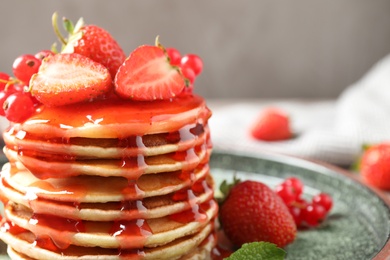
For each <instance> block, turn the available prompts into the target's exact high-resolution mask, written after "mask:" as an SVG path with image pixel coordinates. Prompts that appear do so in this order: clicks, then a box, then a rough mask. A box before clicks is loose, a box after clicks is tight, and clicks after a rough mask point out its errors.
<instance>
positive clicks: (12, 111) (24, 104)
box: [3, 92, 35, 123]
mask: <svg viewBox="0 0 390 260" xmlns="http://www.w3.org/2000/svg"><path fill="white" fill-rule="evenodd" d="M3 109H4V112H5V117H6V118H7V119H8V120H9V121H11V122H16V123H21V122H23V121H24V120H26V119H27V118H29V117H30V116H31V115H32V114H33V113H34V110H35V108H34V103H33V100H32V98H31V95H30V94H29V93H23V92H16V93H13V94H11V95H10V96H9V97H8V98H7V99H6V100H5V102H4V103H3Z"/></svg>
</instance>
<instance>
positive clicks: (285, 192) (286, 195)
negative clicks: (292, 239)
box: [275, 177, 333, 228]
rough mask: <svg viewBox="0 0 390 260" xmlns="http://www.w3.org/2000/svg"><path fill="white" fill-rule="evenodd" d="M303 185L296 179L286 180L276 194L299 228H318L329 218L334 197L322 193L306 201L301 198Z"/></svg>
mask: <svg viewBox="0 0 390 260" xmlns="http://www.w3.org/2000/svg"><path fill="white" fill-rule="evenodd" d="M303 187H304V185H303V183H302V181H301V180H299V179H298V178H295V177H290V178H287V179H285V180H284V182H282V183H281V184H279V185H278V186H277V187H276V190H275V191H276V193H277V194H278V195H279V197H280V198H282V200H283V201H284V203H285V204H286V205H287V207H288V209H289V211H290V213H291V215H292V216H293V218H294V221H295V224H296V225H297V227H298V228H306V227H309V228H310V227H316V226H318V225H319V224H321V222H322V221H323V220H324V219H325V218H326V217H327V215H328V213H329V211H330V209H331V208H332V205H333V200H332V197H331V196H330V195H329V194H327V193H324V192H321V193H319V194H317V195H315V196H313V197H312V200H311V201H306V200H305V199H304V198H302V197H301V195H302V193H303Z"/></svg>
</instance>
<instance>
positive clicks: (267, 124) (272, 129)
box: [250, 108, 292, 141]
mask: <svg viewBox="0 0 390 260" xmlns="http://www.w3.org/2000/svg"><path fill="white" fill-rule="evenodd" d="M250 133H251V135H252V136H253V137H254V138H256V139H258V140H263V141H279V140H286V139H289V138H291V137H292V132H291V129H290V121H289V118H288V116H287V114H286V113H284V112H283V111H282V110H280V109H277V108H267V109H265V110H264V111H263V112H262V113H261V114H260V116H259V117H258V118H257V120H256V122H255V124H254V125H253V127H252V128H251V132H250Z"/></svg>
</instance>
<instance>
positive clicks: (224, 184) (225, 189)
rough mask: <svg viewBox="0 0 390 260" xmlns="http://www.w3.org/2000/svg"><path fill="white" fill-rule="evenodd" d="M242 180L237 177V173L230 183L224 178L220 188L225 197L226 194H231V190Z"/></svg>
mask: <svg viewBox="0 0 390 260" xmlns="http://www.w3.org/2000/svg"><path fill="white" fill-rule="evenodd" d="M240 181H241V180H240V179H238V178H237V176H236V175H234V177H233V182H232V183H228V182H227V181H226V180H223V182H222V183H221V185H220V186H219V190H220V191H221V193H222V194H223V197H224V198H226V196H227V195H228V194H229V192H230V190H231V189H232V188H233V187H234V186H235V185H237V184H238V183H239V182H240Z"/></svg>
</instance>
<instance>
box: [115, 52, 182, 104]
mask: <svg viewBox="0 0 390 260" xmlns="http://www.w3.org/2000/svg"><path fill="white" fill-rule="evenodd" d="M114 82H115V91H116V92H117V94H118V95H119V96H121V97H122V98H126V99H133V100H141V101H152V100H156V99H169V98H172V97H175V96H176V95H177V94H179V93H180V92H182V91H183V89H184V86H185V84H186V81H185V78H184V77H183V75H182V74H181V73H180V71H179V68H178V67H175V66H172V65H171V64H170V63H169V58H168V56H167V54H166V52H164V49H163V48H162V47H160V46H149V45H143V46H140V47H138V48H137V49H135V50H134V51H133V52H132V53H131V54H130V56H129V57H128V58H127V59H126V60H125V62H124V63H123V64H122V66H121V67H119V69H118V73H117V74H116V77H115V81H114Z"/></svg>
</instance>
